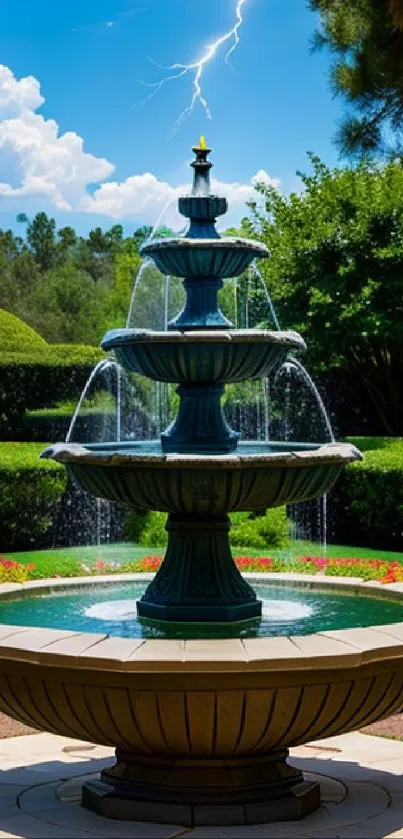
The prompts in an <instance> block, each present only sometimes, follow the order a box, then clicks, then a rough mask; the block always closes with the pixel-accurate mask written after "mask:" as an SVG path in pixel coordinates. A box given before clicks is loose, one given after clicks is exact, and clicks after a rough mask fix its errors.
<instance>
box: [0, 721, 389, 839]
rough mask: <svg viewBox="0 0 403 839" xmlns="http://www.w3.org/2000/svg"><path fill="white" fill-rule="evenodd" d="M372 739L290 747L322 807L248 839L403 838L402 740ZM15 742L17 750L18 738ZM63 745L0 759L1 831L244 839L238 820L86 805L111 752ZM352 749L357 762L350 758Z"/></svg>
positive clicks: (252, 829)
mask: <svg viewBox="0 0 403 839" xmlns="http://www.w3.org/2000/svg"><path fill="white" fill-rule="evenodd" d="M18 739H21V740H22V739H24V740H26V739H28V738H18ZM29 739H30V740H31V738H29ZM35 739H36V738H33V741H34V740H35ZM374 741H375V738H373V737H367V736H366V737H365V738H364V736H363V735H358V734H350V735H345V736H343V737H341V738H332V739H331V740H329V741H323V744H321V745H316V744H309V745H307V746H302V747H298V748H296V749H293V750H292V754H291V758H290V762H291V763H292V764H293V765H295V766H297V767H298V768H299V769H301V770H302V771H303V772H304V774H305V776H306V778H307V780H316V781H318V782H319V783H320V785H321V792H322V806H321V808H320V809H319V810H317V811H316V812H314V813H312V814H311V815H309V816H308V817H307V818H306V819H304V820H303V821H299V822H277V823H271V824H270V826H268V827H267V828H263V827H262V826H261V825H255V826H253V825H250V826H249V827H248V828H247V830H248V833H247V835H248V837H250V839H253V837H256V839H258V837H263V836H267V837H268V836H270V837H272V839H276V837H278V839H294V837H295V839H297V837H298V839H304V837H306V838H307V837H315V836H316V837H318V839H336V837H338V839H344V837H345V839H350V837H357V839H363V837H366V839H369V838H370V837H372V838H373V839H380V837H386V836H390V835H393V836H395V835H399V836H400V835H401V833H400V831H402V830H403V777H402V768H403V744H402V743H396V741H386V740H385V741H381V740H380V738H376V741H375V742H374ZM3 743H5V741H3ZM15 743H16V748H18V743H17V741H15ZM7 745H8V744H5V746H4V749H5V748H7ZM8 748H9V753H8V755H6V756H5V760H8V761H10V763H11V750H10V746H8ZM13 748H14V744H13ZM67 748H68V752H67V754H66V752H64V753H63V746H62V745H61V746H60V750H59V752H57V753H56V754H55V755H54V757H52V759H50V760H47V759H46V758H45V757H44V755H43V753H42V754H41V755H38V758H40V759H39V760H38V762H37V763H33V764H29V765H24V764H23V763H22V762H21V765H18V766H16V765H15V764H16V761H13V765H12V766H11V765H10V766H9V768H8V767H7V764H6V763H5V761H4V760H3V761H2V768H1V769H0V804H1V806H0V836H3V835H4V836H6V835H12V836H21V837H27V836H29V837H32V839H35V837H38V839H39V837H55V839H56V837H58V838H59V839H61V837H62V836H68V837H69V839H79V837H82V836H83V835H85V836H87V837H88V839H89V838H90V837H91V836H94V837H95V836H98V837H105V839H106V837H122V839H123V837H129V836H132V837H137V836H138V837H143V836H150V837H151V836H153V837H154V836H155V837H168V836H172V835H177V832H178V831H181V832H186V835H189V836H192V837H194V839H203V838H204V839H213V837H214V839H219V838H220V837H228V838H229V839H231V837H232V839H235V838H236V837H238V838H239V839H241V837H244V836H245V826H241V825H239V826H235V825H233V826H228V827H225V826H220V827H217V828H214V827H202V826H200V827H196V828H187V829H184V828H183V826H181V825H159V824H157V822H158V813H157V812H156V815H155V819H156V821H155V823H154V824H144V823H140V822H137V823H135V822H118V821H111V820H109V819H104V818H102V817H100V816H97V815H96V814H95V813H92V812H89V811H86V810H83V809H82V807H81V806H80V795H81V785H82V783H83V782H84V781H86V780H88V779H89V778H92V779H94V778H96V777H97V776H98V775H99V773H100V772H101V770H102V769H104V768H106V767H107V766H111V765H112V764H113V762H114V757H113V755H112V754H110V755H108V754H106V752H107V750H106V749H103V752H104V755H103V756H99V752H100V748H99V747H97V746H91V745H90V744H83V745H82V746H80V745H78V746H74V745H72V746H67ZM84 749H85V751H86V754H85V757H84V756H83V758H82V759H77V760H73V759H72V758H74V757H79V753H80V752H81V751H84ZM354 749H355V750H356V751H357V759H353V751H354ZM28 750H29V745H28V748H27V751H28ZM18 751H19V753H21V752H22V751H23V749H22V748H21V747H20V748H19V750H18ZM92 752H93V753H94V757H92V756H91V754H92ZM3 755H4V751H3ZM31 755H32V752H31ZM350 756H351V758H352V759H349V757H350ZM63 757H66V759H65V760H64V759H63ZM31 759H32V758H31ZM375 763H376V765H375ZM66 831H67V832H66Z"/></svg>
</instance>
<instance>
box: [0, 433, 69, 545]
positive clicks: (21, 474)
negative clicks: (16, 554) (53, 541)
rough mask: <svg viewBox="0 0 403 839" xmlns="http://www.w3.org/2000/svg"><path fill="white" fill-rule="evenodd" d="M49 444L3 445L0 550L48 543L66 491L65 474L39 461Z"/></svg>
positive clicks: (0, 451)
mask: <svg viewBox="0 0 403 839" xmlns="http://www.w3.org/2000/svg"><path fill="white" fill-rule="evenodd" d="M45 445H46V444H44V443H43V444H39V445H35V444H24V443H0V551H6V550H7V551H10V550H16V549H18V548H19V549H24V548H25V549H28V548H30V547H40V546H41V545H44V544H46V541H47V539H48V538H49V533H50V532H51V531H52V528H53V525H54V521H55V519H56V516H57V512H58V508H59V505H60V502H61V498H62V496H63V493H64V491H65V488H66V484H67V477H66V472H65V470H64V469H63V468H61V467H60V466H59V465H58V464H57V463H54V462H52V461H46V460H43V461H41V460H39V455H40V452H41V451H42V450H43V448H44V446H45Z"/></svg>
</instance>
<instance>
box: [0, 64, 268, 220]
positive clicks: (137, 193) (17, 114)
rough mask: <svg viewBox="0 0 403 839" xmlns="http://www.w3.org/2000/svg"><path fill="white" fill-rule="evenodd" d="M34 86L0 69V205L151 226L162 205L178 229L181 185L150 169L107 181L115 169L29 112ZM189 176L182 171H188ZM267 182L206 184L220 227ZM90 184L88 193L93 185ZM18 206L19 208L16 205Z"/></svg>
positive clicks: (36, 101)
mask: <svg viewBox="0 0 403 839" xmlns="http://www.w3.org/2000/svg"><path fill="white" fill-rule="evenodd" d="M44 101H45V100H44V97H43V96H42V94H41V90H40V84H39V82H38V80H37V79H35V78H34V77H33V76H27V77H25V78H22V79H16V77H15V76H14V74H13V73H12V71H11V70H10V69H9V68H8V67H5V66H4V65H0V203H1V205H2V206H3V208H4V205H5V203H7V200H8V199H11V198H20V197H24V198H30V204H31V206H33V207H34V208H35V209H39V208H40V207H41V206H43V202H44V201H47V202H49V203H50V204H51V205H53V206H54V207H55V208H57V209H58V210H65V211H80V212H83V211H84V212H88V213H99V214H102V215H106V216H109V217H110V218H111V219H133V220H136V221H139V222H141V223H146V224H153V223H154V222H155V221H156V219H157V218H158V216H159V215H160V213H161V212H162V211H163V210H164V208H165V207H166V206H167V205H168V204H169V202H172V206H171V207H170V209H169V210H168V212H167V215H166V217H165V219H164V221H165V223H166V224H169V225H171V226H173V227H178V226H182V225H183V220H181V219H180V217H179V215H178V213H177V210H176V199H177V198H178V197H179V196H180V195H183V194H185V193H186V192H187V191H188V190H189V183H187V184H185V185H182V186H178V187H173V186H171V185H170V184H168V183H166V182H165V181H161V180H158V178H157V177H156V176H155V175H153V174H152V173H150V172H145V173H144V174H140V175H132V176H130V177H128V178H126V180H124V181H122V182H118V181H108V180H107V179H108V178H109V177H110V176H111V175H112V174H113V172H114V170H115V166H114V165H113V164H112V163H110V162H109V161H108V160H106V159H105V158H100V157H95V156H94V155H92V154H89V153H88V152H86V151H85V150H84V141H83V139H82V138H81V137H80V136H79V135H78V134H76V133H75V132H73V131H67V132H66V133H64V134H61V133H60V131H59V126H58V124H57V122H56V121H55V120H53V119H46V118H45V117H44V116H43V115H42V114H39V113H37V111H38V108H40V107H41V105H43V103H44ZM189 174H190V173H189ZM261 181H263V182H266V183H273V184H274V185H275V186H278V181H276V180H275V179H273V178H271V177H270V176H269V175H268V174H267V172H265V171H264V170H259V171H258V172H257V173H256V174H255V175H254V176H253V178H251V181H250V182H249V183H246V184H242V183H221V182H220V181H217V180H214V179H213V181H212V187H213V191H214V192H216V193H217V194H219V195H225V196H226V198H227V199H228V202H229V204H230V214H229V217H227V219H226V223H227V224H234V223H236V221H238V220H239V218H240V217H241V216H242V215H243V214H244V213H245V202H246V201H248V200H249V199H250V198H252V196H253V195H254V189H253V185H254V184H255V183H257V182H261ZM94 184H95V185H98V187H97V188H96V189H95V190H94V191H93V192H90V191H89V187H90V186H93V185H94ZM24 206H25V205H24Z"/></svg>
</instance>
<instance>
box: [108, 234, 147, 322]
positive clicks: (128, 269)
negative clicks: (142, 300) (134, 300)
mask: <svg viewBox="0 0 403 839" xmlns="http://www.w3.org/2000/svg"><path fill="white" fill-rule="evenodd" d="M140 265H141V259H140V257H139V255H138V249H137V244H136V242H133V241H128V242H126V243H125V244H124V246H123V247H122V249H121V251H120V252H119V253H117V254H116V257H115V265H114V278H113V281H112V284H111V286H110V288H109V291H108V292H107V294H106V295H105V300H104V311H105V315H104V318H103V323H104V326H105V328H106V329H115V328H118V327H120V326H122V327H123V326H125V325H126V320H127V315H128V312H129V307H130V299H131V295H132V291H133V285H134V281H135V277H136V274H137V272H138V270H139V268H140Z"/></svg>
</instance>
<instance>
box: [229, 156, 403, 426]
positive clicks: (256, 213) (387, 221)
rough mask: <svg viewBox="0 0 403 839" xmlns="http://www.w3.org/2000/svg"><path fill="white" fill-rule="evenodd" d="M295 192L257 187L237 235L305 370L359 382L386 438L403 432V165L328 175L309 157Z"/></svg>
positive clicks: (359, 169) (318, 163) (366, 166)
mask: <svg viewBox="0 0 403 839" xmlns="http://www.w3.org/2000/svg"><path fill="white" fill-rule="evenodd" d="M310 159H311V162H312V165H313V174H312V175H309V176H306V175H302V181H303V184H304V187H305V190H304V192H302V193H299V194H296V193H293V194H291V195H289V196H285V195H282V194H281V193H279V192H278V191H277V190H275V189H274V188H273V187H271V186H269V185H267V184H261V185H259V186H258V187H257V189H258V193H259V194H260V196H261V198H262V199H263V207H261V206H260V205H258V203H254V204H253V205H252V218H251V220H249V221H245V222H244V224H243V228H244V232H245V233H246V234H249V235H252V236H258V237H260V238H261V239H262V240H263V241H264V242H265V244H266V245H267V246H268V248H269V250H270V259H269V260H266V261H264V262H263V263H262V272H263V274H264V277H265V281H266V283H267V287H268V290H269V292H270V294H271V296H272V298H273V300H274V302H275V305H276V308H277V312H278V315H279V320H280V323H282V324H287V327H293V328H295V329H297V330H298V331H301V332H302V333H303V334H304V338H306V341H307V344H308V348H309V352H308V363H309V364H310V365H311V366H314V367H315V366H316V367H317V368H318V367H322V368H324V369H327V368H329V367H333V368H335V367H343V368H344V369H346V370H348V371H349V372H350V373H353V374H354V375H355V376H356V377H358V378H359V379H360V381H361V383H362V384H363V386H364V388H365V390H366V391H367V393H368V395H369V397H370V398H371V400H372V402H373V404H374V406H375V408H376V411H377V413H378V416H379V418H380V420H381V422H382V423H383V427H384V429H385V432H386V433H387V434H389V435H391V436H394V435H399V434H401V433H403V402H402V389H401V381H402V378H403V296H402V265H403V167H402V166H401V165H400V164H399V163H396V162H394V163H390V164H388V165H386V166H383V167H372V166H370V165H369V164H364V163H362V164H361V165H360V166H359V167H358V168H357V169H350V168H347V169H335V170H330V169H328V168H327V167H326V166H325V165H324V164H323V163H322V162H321V161H320V160H319V159H318V158H316V157H314V156H313V155H311V156H310Z"/></svg>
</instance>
